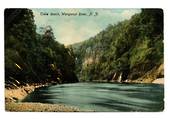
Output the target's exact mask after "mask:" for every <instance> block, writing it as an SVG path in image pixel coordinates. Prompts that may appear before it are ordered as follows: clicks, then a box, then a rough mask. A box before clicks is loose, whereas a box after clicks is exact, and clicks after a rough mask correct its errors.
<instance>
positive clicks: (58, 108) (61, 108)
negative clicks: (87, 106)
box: [5, 102, 79, 112]
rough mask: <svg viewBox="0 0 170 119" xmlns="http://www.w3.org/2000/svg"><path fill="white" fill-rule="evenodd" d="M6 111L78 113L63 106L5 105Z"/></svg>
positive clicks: (75, 109)
mask: <svg viewBox="0 0 170 119" xmlns="http://www.w3.org/2000/svg"><path fill="white" fill-rule="evenodd" d="M5 110H6V111H12V112H78V111H79V109H78V108H75V107H71V106H66V105H63V104H42V103H14V102H11V103H6V104H5Z"/></svg>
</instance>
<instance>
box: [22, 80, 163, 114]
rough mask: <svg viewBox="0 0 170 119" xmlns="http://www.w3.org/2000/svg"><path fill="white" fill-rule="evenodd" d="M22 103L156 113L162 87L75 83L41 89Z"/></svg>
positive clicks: (160, 100) (158, 109)
mask: <svg viewBox="0 0 170 119" xmlns="http://www.w3.org/2000/svg"><path fill="white" fill-rule="evenodd" d="M22 101H23V102H40V103H51V104H55V103H57V104H58V103H59V104H66V105H70V106H77V107H78V108H80V110H94V111H99V112H108V111H110V112H111V111H112V112H113V111H114V112H115V111H121V112H130V111H142V112H157V111H162V110H163V109H164V86H163V85H157V84H110V83H108V84H107V83H76V84H63V85H52V86H47V87H41V88H39V89H36V90H35V91H34V92H32V93H31V94H29V95H28V96H27V97H26V98H25V99H24V100H22Z"/></svg>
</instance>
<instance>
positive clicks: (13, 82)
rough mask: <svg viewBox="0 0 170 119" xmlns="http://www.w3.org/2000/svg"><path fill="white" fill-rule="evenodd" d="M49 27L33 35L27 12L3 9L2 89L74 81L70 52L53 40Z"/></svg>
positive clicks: (31, 18)
mask: <svg viewBox="0 0 170 119" xmlns="http://www.w3.org/2000/svg"><path fill="white" fill-rule="evenodd" d="M54 39H55V38H54V35H53V31H52V28H51V27H50V26H48V27H46V28H45V32H44V34H43V35H40V34H37V33H36V25H35V24H34V16H33V13H32V11H31V10H29V9H6V10H5V86H6V87H17V86H20V85H25V84H30V83H47V82H58V83H65V82H77V81H78V79H77V77H76V75H75V73H74V70H75V62H74V57H73V52H72V50H71V49H69V48H65V47H64V45H62V44H60V43H58V42H57V41H55V40H54Z"/></svg>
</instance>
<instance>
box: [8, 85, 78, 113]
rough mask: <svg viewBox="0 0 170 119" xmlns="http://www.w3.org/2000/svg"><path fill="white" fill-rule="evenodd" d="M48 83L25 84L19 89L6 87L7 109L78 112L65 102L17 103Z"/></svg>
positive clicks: (17, 110)
mask: <svg viewBox="0 0 170 119" xmlns="http://www.w3.org/2000/svg"><path fill="white" fill-rule="evenodd" d="M42 86H46V85H38V86H34V85H32V86H23V87H18V88H17V89H5V110H6V111H12V112H77V111H79V109H77V108H76V107H71V106H67V105H63V104H44V103H21V102H19V103H17V101H19V100H22V99H24V98H25V97H26V96H27V95H28V94H29V93H31V92H32V91H34V90H35V88H39V87H42Z"/></svg>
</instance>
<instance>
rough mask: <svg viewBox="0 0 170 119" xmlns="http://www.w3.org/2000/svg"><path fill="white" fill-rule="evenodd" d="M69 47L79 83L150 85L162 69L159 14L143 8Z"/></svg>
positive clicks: (161, 18) (154, 10)
mask: <svg viewBox="0 0 170 119" xmlns="http://www.w3.org/2000/svg"><path fill="white" fill-rule="evenodd" d="M72 47H73V51H74V53H75V57H76V59H77V60H76V73H77V75H78V77H79V79H80V80H82V81H92V80H93V81H94V80H99V81H108V82H146V83H147V82H152V81H153V80H155V79H157V78H158V77H159V75H160V73H159V71H158V70H160V68H159V67H162V66H163V11H162V10H160V9H143V10H142V12H141V13H139V14H136V15H134V16H132V18H131V19H130V20H126V21H123V22H120V23H118V24H117V25H114V26H113V25H109V26H108V27H107V28H106V29H104V30H103V31H101V32H100V33H98V34H97V35H96V36H94V37H92V38H90V39H89V40H86V41H84V42H81V43H78V44H74V45H72ZM161 77H163V74H161Z"/></svg>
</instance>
